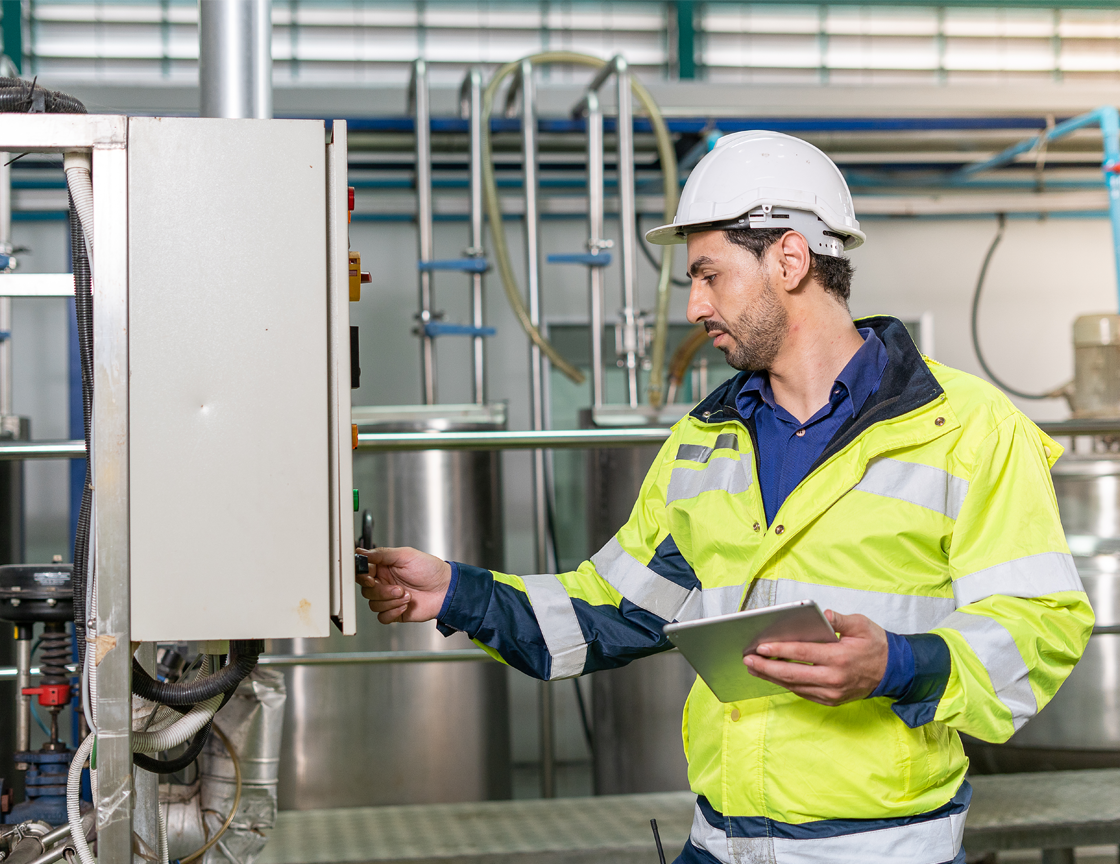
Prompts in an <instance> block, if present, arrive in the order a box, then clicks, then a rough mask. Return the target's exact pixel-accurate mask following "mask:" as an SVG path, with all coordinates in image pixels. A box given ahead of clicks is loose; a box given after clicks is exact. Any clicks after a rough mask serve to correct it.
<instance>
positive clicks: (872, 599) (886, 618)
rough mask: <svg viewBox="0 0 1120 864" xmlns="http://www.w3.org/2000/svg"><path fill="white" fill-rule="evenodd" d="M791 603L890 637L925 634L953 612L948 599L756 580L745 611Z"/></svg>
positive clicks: (782, 581)
mask: <svg viewBox="0 0 1120 864" xmlns="http://www.w3.org/2000/svg"><path fill="white" fill-rule="evenodd" d="M795 600H816V601H817V604H818V605H819V606H820V607H821V609H822V610H824V609H831V610H832V611H834V612H839V613H840V614H841V615H851V614H852V613H855V612H858V613H859V614H860V615H866V616H867V617H868V618H870V619H871V620H872V621H874V622H875V623H876V624H878V625H879V626H880V627H882V628H883V629H884V630H890V631H891V632H892V633H925V632H927V631H928V630H930V629H932V628H933V627H936V626H937V625H938V624H940V623H941V622H942V621H943V620H944V619H945V617H946V616H947V615H949V614H950V613H952V612H953V611H954V610H955V609H956V603H955V602H954V600H953V598H952V597H919V596H917V595H914V594H891V593H887V592H885V591H863V590H861V589H858V588H841V587H839V586H836V585H813V584H811V583H809V582H795V581H794V580H792V579H758V580H756V581H755V583H754V585H752V586H751V590H750V594H749V595H748V596H747V608H748V609H759V608H761V607H763V606H774V605H776V604H778V603H792V602H793V601H795Z"/></svg>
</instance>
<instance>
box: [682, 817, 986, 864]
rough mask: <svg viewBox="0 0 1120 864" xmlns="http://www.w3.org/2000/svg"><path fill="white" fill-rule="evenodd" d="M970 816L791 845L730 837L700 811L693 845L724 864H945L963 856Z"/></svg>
mask: <svg viewBox="0 0 1120 864" xmlns="http://www.w3.org/2000/svg"><path fill="white" fill-rule="evenodd" d="M967 815H968V811H967V810H966V811H964V812H962V813H954V814H952V815H950V816H943V817H942V818H940V819H930V820H927V821H924V822H915V823H913V824H911V825H897V826H892V827H890V828H878V829H874V830H871V831H860V832H859V833H856V834H840V835H838V836H835V837H813V838H806V839H804V840H790V839H787V838H781V837H728V836H727V834H726V832H725V831H724V829H723V828H717V827H715V826H713V825H709V824H708V820H707V819H705V818H704V814H703V812H702V811H701V810H700V807H699V805H697V807H696V810H695V812H694V813H693V817H692V832H691V834H690V835H689V840H690V841H691V843H692V845H693V846H696V847H697V848H699V849H703V850H705V851H706V852H708V854H710V855H711V856H712V857H713V858H715V859H716V860H717V861H719V862H720V864H898V862H900V861H905V862H906V864H944V862H946V861H952V860H953V859H954V858H955V857H956V856H957V854H958V853H959V852H960V849H961V843H962V841H963V839H964V822H965V817H966V816H967Z"/></svg>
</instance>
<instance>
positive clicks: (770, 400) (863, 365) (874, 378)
mask: <svg viewBox="0 0 1120 864" xmlns="http://www.w3.org/2000/svg"><path fill="white" fill-rule="evenodd" d="M859 335H860V336H862V337H863V344H862V345H860V347H859V349H858V350H857V351H856V353H855V354H853V355H852V359H851V360H849V361H848V363H847V365H846V366H845V367H844V368H843V370H841V372H840V374H839V375H837V376H836V381H835V383H836V384H837V385H839V387H842V388H843V392H844V393H846V394H847V396H848V398H849V399H851V402H852V416H856V415H858V414H859V412H860V410H862V408H863V406H864V403H865V402H867V400H868V399H869V398H870V396H871V394H872V393H874V392H875V391H876V390H878V389H879V383H880V382H881V381H882V380H883V371H884V370H885V369H886V368H887V348H886V346H885V345H884V344H883V341H882V340H881V339H880V338H879V337H878V336H877V335H876V333H875V331H874V330H872V329H871V328H870V327H861V328H859ZM836 390H837V388H835V387H834V388H833V393H832V395H831V398H830V401H832V402H835V401H836V399H837V396H838V394H837V393H836ZM764 403H765V404H766V405H768V406H769V407H770V408H771V410H773V409H774V408H775V407H776V406H777V403H776V402H775V401H774V388H773V387H771V386H770V375H769V373H767V372H766V370H765V369H760V370H759V371H757V372H753V373H751V376H750V377H749V378H748V379H747V382H746V383H745V384H744V385H743V389H741V390H740V391H739V395H738V396H736V397H735V407H736V408H738V410H739V414H740V415H742V417H743V419H747V418H749V417H750V416H751V415H752V414H753V413H754V412H755V411H756V410H757V408H758V406H759V405H761V404H764Z"/></svg>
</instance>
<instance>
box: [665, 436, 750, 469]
mask: <svg viewBox="0 0 1120 864" xmlns="http://www.w3.org/2000/svg"><path fill="white" fill-rule="evenodd" d="M738 449H739V438H738V436H736V435H732V434H731V433H730V432H725V433H724V434H722V435H719V436H717V437H716V443H715V445H714V446H712V447H705V446H704V445H703V444H682V445H681V446H680V447H678V448H677V461H678V462H700V463H705V462H707V461H708V460H709V459H711V458H712V453H713V452H715V451H716V450H735V451H738Z"/></svg>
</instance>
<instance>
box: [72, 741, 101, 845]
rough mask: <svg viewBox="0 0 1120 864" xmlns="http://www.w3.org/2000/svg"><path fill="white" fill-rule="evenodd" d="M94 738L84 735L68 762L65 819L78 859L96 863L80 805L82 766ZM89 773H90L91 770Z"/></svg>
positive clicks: (87, 756) (94, 797)
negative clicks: (76, 750)
mask: <svg viewBox="0 0 1120 864" xmlns="http://www.w3.org/2000/svg"><path fill="white" fill-rule="evenodd" d="M96 740H97V737H96V736H95V735H94V734H93V733H90V734H89V735H87V736H86V740H85V741H83V742H82V743H81V746H80V747H78V752H77V753H75V754H74V761H72V762H71V763H70V772H69V773H68V774H67V775H66V821H67V822H69V823H70V840H71V841H72V842H73V844H74V848H75V849H76V850H77V852H78V860H79V861H81V862H82V864H97V862H96V861H95V860H94V857H93V853H92V852H90V851H89V844H88V843H86V830H85V827H84V826H83V825H82V805H81V792H82V766H83V765H84V764H85V762H86V759H88V758H89V754H90V753H91V752H92V751H93V744H94V742H95V741H96ZM90 767H91V768H92V767H93V766H92V765H91V766H90ZM90 773H91V774H92V771H91V772H90ZM93 800H94V802H95V805H96V801H97V796H96V795H94V796H93Z"/></svg>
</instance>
